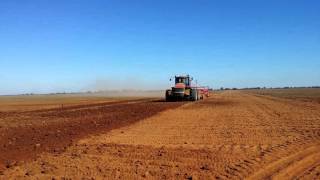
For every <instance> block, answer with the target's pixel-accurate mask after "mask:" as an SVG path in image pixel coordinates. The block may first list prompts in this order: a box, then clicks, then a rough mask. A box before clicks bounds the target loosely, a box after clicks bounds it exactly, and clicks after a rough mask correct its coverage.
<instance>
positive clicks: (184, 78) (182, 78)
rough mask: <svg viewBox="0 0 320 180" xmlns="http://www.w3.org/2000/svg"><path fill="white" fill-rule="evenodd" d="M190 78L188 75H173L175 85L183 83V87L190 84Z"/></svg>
mask: <svg viewBox="0 0 320 180" xmlns="http://www.w3.org/2000/svg"><path fill="white" fill-rule="evenodd" d="M191 81H192V78H190V76H189V75H187V76H175V85H178V84H184V85H185V87H189V86H191Z"/></svg>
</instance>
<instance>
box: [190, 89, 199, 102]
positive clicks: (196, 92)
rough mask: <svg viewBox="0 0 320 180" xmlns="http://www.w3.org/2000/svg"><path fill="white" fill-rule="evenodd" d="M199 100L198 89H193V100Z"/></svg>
mask: <svg viewBox="0 0 320 180" xmlns="http://www.w3.org/2000/svg"><path fill="white" fill-rule="evenodd" d="M197 100H198V91H197V89H191V101H197Z"/></svg>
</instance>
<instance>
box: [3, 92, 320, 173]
mask: <svg viewBox="0 0 320 180" xmlns="http://www.w3.org/2000/svg"><path fill="white" fill-rule="evenodd" d="M303 93H305V92H303ZM303 96H305V97H308V98H304V99H303V100H301V99H300V98H298V97H297V98H294V97H293V95H290V98H283V97H279V96H277V95H274V94H272V93H269V94H261V93H259V92H253V91H251V92H246V91H224V92H219V93H213V94H212V96H211V97H210V98H208V99H206V100H204V101H199V102H192V103H184V102H177V103H166V102H162V101H161V100H158V99H150V98H143V99H131V100H123V99H122V100H112V101H106V102H99V103H93V102H91V103H87V104H80V105H70V106H69V107H65V108H61V107H56V108H49V109H42V110H37V109H33V110H30V111H21V109H20V110H19V111H15V110H14V109H12V108H11V109H10V110H3V111H1V110H0V111H1V112H0V118H1V119H0V126H1V127H0V133H1V139H0V146H1V147H0V169H1V171H0V179H8V178H15V179H25V178H31V179H49V178H55V179H63V178H65V179H68V178H71V179H78V178H79V177H86V178H88V179H91V178H93V179H118V178H120V179H143V178H145V179H244V178H247V179H270V178H274V179H293V178H298V179H299V178H301V179H319V178H320V104H319V103H318V102H317V100H315V101H314V100H312V99H313V98H314V97H310V96H307V95H305V94H304V95H303ZM305 99H308V101H306V100H305ZM0 107H1V106H0ZM3 107H5V106H3Z"/></svg>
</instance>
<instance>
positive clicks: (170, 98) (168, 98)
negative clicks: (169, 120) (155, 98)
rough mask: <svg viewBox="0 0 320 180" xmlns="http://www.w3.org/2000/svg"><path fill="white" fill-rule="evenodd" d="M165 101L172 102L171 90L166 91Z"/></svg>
mask: <svg viewBox="0 0 320 180" xmlns="http://www.w3.org/2000/svg"><path fill="white" fill-rule="evenodd" d="M166 101H167V102H170V101H172V91H171V90H166Z"/></svg>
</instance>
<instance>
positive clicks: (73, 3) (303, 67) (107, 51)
mask: <svg viewBox="0 0 320 180" xmlns="http://www.w3.org/2000/svg"><path fill="white" fill-rule="evenodd" d="M181 73H189V74H191V75H193V76H194V77H195V78H196V79H198V81H199V82H200V83H201V84H203V85H209V86H211V87H214V88H219V87H221V86H223V87H250V86H267V87H270V86H311V85H320V1H318V0H299V1H298V0H250V1H249V0H241V1H240V0H217V1H215V0H90V1H89V0H67V1H66V0H28V1H25V0H20V1H17V0H1V1H0V94H17V93H30V92H33V93H46V92H58V91H60V92H61V91H67V92H70V91H86V90H103V89H164V88H166V87H169V86H170V82H169V78H170V76H172V75H174V74H181Z"/></svg>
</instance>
